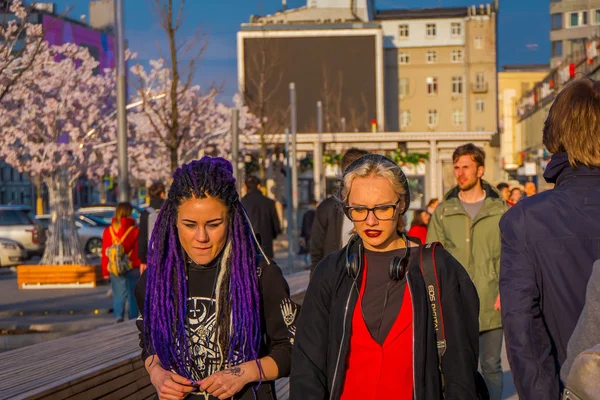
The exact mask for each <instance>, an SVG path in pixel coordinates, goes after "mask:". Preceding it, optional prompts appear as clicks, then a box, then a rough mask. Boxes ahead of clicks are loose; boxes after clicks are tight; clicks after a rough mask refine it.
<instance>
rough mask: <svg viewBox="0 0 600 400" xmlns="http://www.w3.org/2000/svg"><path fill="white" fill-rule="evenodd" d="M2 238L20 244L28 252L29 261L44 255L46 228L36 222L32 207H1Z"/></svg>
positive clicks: (0, 234) (0, 224)
mask: <svg viewBox="0 0 600 400" xmlns="http://www.w3.org/2000/svg"><path fill="white" fill-rule="evenodd" d="M0 237H3V238H6V239H10V240H14V241H15V242H18V243H20V244H21V245H22V246H23V247H24V248H25V251H26V252H27V259H29V258H31V257H33V256H41V255H43V254H44V248H45V246H46V235H45V231H44V227H43V226H42V225H41V224H40V223H39V222H38V221H36V219H35V217H34V216H33V213H32V210H31V207H27V206H0Z"/></svg>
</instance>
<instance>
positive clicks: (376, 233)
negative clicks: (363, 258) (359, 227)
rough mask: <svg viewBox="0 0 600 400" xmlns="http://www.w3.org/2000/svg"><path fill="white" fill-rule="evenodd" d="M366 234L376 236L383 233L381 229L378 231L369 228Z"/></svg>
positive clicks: (371, 236)
mask: <svg viewBox="0 0 600 400" xmlns="http://www.w3.org/2000/svg"><path fill="white" fill-rule="evenodd" d="M365 235H367V236H368V237H370V238H376V237H378V236H379V235H381V231H377V230H374V229H367V230H366V231H365Z"/></svg>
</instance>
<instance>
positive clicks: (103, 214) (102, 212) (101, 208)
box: [77, 203, 144, 225]
mask: <svg viewBox="0 0 600 400" xmlns="http://www.w3.org/2000/svg"><path fill="white" fill-rule="evenodd" d="M116 208H117V205H116V204H112V203H107V204H96V205H90V206H85V207H81V208H79V209H78V210H77V213H78V214H85V215H87V216H93V217H96V218H101V219H102V220H103V221H104V222H105V223H106V224H108V225H110V224H111V223H112V219H113V218H114V216H115V209H116ZM142 211H144V208H142V207H139V206H133V214H132V217H133V219H135V220H136V223H139V221H140V215H141V214H142Z"/></svg>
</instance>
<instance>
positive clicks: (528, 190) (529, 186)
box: [525, 181, 537, 197]
mask: <svg viewBox="0 0 600 400" xmlns="http://www.w3.org/2000/svg"><path fill="white" fill-rule="evenodd" d="M525 194H526V195H527V197H531V196H534V195H536V194H537V187H536V186H535V183H533V182H531V181H527V182H525Z"/></svg>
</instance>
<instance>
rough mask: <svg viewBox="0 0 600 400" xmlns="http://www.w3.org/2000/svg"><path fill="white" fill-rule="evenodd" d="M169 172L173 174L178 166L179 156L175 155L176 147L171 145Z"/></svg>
mask: <svg viewBox="0 0 600 400" xmlns="http://www.w3.org/2000/svg"><path fill="white" fill-rule="evenodd" d="M170 151H171V173H172V174H174V173H175V170H177V167H179V157H178V156H177V148H173V147H171V149H170Z"/></svg>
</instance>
